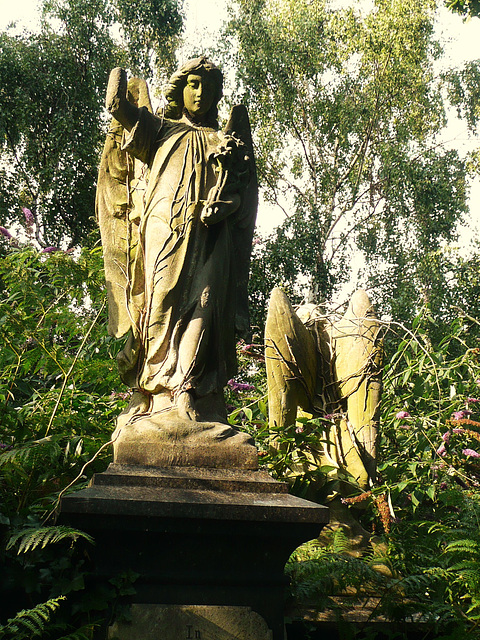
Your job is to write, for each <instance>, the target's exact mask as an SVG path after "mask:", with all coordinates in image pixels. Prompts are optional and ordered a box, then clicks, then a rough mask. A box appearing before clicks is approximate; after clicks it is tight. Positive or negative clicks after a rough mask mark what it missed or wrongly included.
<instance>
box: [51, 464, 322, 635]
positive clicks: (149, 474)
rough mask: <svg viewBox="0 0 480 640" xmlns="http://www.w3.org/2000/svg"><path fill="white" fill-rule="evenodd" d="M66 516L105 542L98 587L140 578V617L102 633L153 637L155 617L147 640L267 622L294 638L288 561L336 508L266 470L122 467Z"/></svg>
mask: <svg viewBox="0 0 480 640" xmlns="http://www.w3.org/2000/svg"><path fill="white" fill-rule="evenodd" d="M60 522H62V523H66V524H69V525H71V526H74V527H78V528H79V529H81V530H83V531H86V532H87V533H89V534H90V535H92V536H93V537H94V538H95V542H96V544H95V547H94V548H93V549H89V554H90V555H91V556H92V560H93V564H94V569H93V581H94V582H95V583H97V584H98V583H101V584H108V581H109V580H110V579H112V578H114V577H115V576H120V575H125V574H126V573H127V572H134V575H138V578H137V579H136V580H135V582H134V583H133V589H134V590H135V594H134V595H132V596H129V597H128V598H129V601H128V603H129V604H131V605H134V606H133V607H132V614H134V615H133V617H132V619H133V622H131V623H122V622H121V621H118V622H116V623H114V626H113V627H111V628H110V630H108V629H107V627H105V628H104V629H102V630H100V631H99V633H98V635H97V638H99V639H100V638H101V639H102V640H103V639H104V638H114V637H117V638H121V639H123V638H125V639H126V640H127V639H129V638H133V637H135V638H136V637H142V638H143V637H144V635H142V634H143V631H142V629H143V626H144V625H145V619H148V620H150V622H149V623H148V625H150V627H151V629H155V632H153V631H152V632H151V633H153V635H147V636H145V640H150V637H151V638H152V640H153V639H155V640H157V638H160V637H161V638H165V639H166V640H167V639H168V640H169V639H170V635H168V634H169V633H170V634H174V635H172V640H173V638H174V637H175V638H176V637H177V636H176V635H175V634H176V633H177V631H176V629H177V627H181V628H182V629H183V631H182V634H183V636H179V637H185V638H188V637H191V638H202V639H204V640H206V639H207V638H209V637H210V636H211V637H222V638H224V639H225V640H229V639H230V638H231V639H232V640H233V638H238V637H245V638H248V637H249V635H248V633H250V632H248V633H247V631H248V629H250V628H252V629H253V628H257V627H258V629H262V634H263V635H259V638H260V637H262V638H263V637H264V638H265V639H266V640H270V639H271V640H284V622H283V605H284V593H283V592H284V587H285V582H286V579H285V577H284V573H283V570H284V566H285V563H286V561H287V560H288V558H289V556H290V554H291V553H292V552H293V551H294V550H295V549H296V548H297V547H298V546H299V545H300V544H302V543H303V542H305V541H307V540H310V539H312V538H315V537H317V536H318V535H319V533H320V531H321V529H322V527H323V526H324V525H325V524H326V523H327V522H328V509H327V508H326V507H322V506H319V505H317V504H314V503H312V502H308V501H306V500H302V499H299V498H296V497H294V496H290V495H288V493H287V486H286V484H284V483H281V482H277V481H275V480H273V479H272V478H271V477H270V476H269V475H268V474H267V473H266V472H265V471H249V470H241V469H232V470H227V469H206V468H200V469H199V468H181V467H170V468H163V469H162V468H152V467H140V466H127V465H119V464H112V465H110V467H109V468H108V469H107V471H106V472H105V473H102V474H98V475H96V476H94V478H93V480H92V482H91V485H90V486H89V487H88V488H87V489H84V490H82V491H79V492H77V493H73V494H70V495H68V496H65V497H64V498H63V499H62V504H61V514H60ZM130 575H132V574H130ZM192 607H194V608H195V607H200V608H201V609H202V615H201V616H200V615H199V614H198V610H195V611H193V612H192ZM165 611H170V613H171V615H169V616H168V617H169V618H170V619H171V620H175V624H173V622H172V625H171V626H170V627H169V626H168V624H167V623H166V622H162V621H163V620H164V619H165V615H166V614H165ZM172 612H175V615H173V613H172ZM111 613H112V612H110V613H109V615H108V616H106V618H107V619H110V617H111ZM114 613H115V612H113V614H114ZM192 615H194V620H195V624H196V626H195V625H194V624H193V623H192V622H191V617H192ZM152 616H153V618H152ZM189 616H190V617H189ZM195 616H196V617H195ZM220 619H221V620H223V621H224V623H222V624H223V625H224V626H223V627H219V626H218V625H219V622H218V620H220ZM135 620H137V621H138V622H135ZM189 621H190V622H189ZM238 621H240V622H241V624H240V622H238ZM115 625H116V626H115ZM132 625H137V626H133V627H132ZM142 625H143V626H142ZM162 625H163V626H162ZM182 625H183V626H182ZM189 625H190V626H189ZM202 625H203V626H202ZM214 625H217V627H218V633H217V636H215V635H213V636H212V635H211V633H212V632H211V629H213V628H214ZM239 625H240V626H239ZM241 625H244V626H243V627H242V626H241ZM245 625H246V626H245ZM172 629H173V631H172ZM220 631H221V633H220ZM137 633H138V634H139V635H135V634H137ZM209 634H210V635H209ZM218 634H220V635H218Z"/></svg>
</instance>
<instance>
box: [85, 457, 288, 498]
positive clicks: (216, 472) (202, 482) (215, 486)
mask: <svg viewBox="0 0 480 640" xmlns="http://www.w3.org/2000/svg"><path fill="white" fill-rule="evenodd" d="M94 483H95V485H96V486H97V487H98V486H101V485H108V486H137V487H142V486H144V487H164V488H170V489H199V490H212V491H213V490H215V491H228V492H232V491H233V492H238V491H243V492H247V493H248V492H250V493H288V485H287V483H286V482H278V480H274V479H273V478H272V476H270V475H269V474H268V473H267V472H266V471H263V470H256V471H249V470H243V469H206V468H203V467H201V468H193V467H167V468H158V467H142V466H131V465H123V464H111V465H110V466H109V467H108V469H107V471H106V472H105V473H99V474H97V475H96V476H95V479H94Z"/></svg>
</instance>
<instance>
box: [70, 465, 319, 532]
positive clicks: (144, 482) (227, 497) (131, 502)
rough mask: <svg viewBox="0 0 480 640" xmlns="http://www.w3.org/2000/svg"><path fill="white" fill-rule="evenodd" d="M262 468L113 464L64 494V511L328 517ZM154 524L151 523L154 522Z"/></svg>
mask: <svg viewBox="0 0 480 640" xmlns="http://www.w3.org/2000/svg"><path fill="white" fill-rule="evenodd" d="M285 489H286V486H285V484H284V483H281V482H277V481H275V480H273V479H272V478H270V477H269V476H268V474H266V473H265V472H262V471H244V472H242V471H240V470H220V469H218V470H215V469H188V468H185V469H184V468H180V467H177V468H166V469H155V468H151V469H149V468H148V467H147V468H145V467H128V466H126V465H116V464H113V465H111V466H110V467H109V469H108V470H107V471H106V472H105V473H103V474H97V475H96V476H94V479H93V481H92V483H91V486H90V487H88V488H87V489H84V490H83V491H79V492H78V493H74V494H71V495H69V496H66V497H65V498H64V499H63V501H62V512H63V513H69V512H75V513H78V512H84V513H85V514H87V513H88V514H103V515H107V514H109V515H112V516H113V515H114V516H121V517H139V518H140V517H149V518H152V517H155V518H165V517H175V518H188V519H191V518H196V519H201V520H220V519H222V520H242V521H248V522H265V521H269V522H272V523H273V522H278V523H280V522H295V523H301V522H304V523H313V524H315V523H318V524H319V525H321V526H323V525H324V524H326V523H327V522H328V509H327V508H326V507H322V506H320V505H318V504H316V503H313V502H308V501H307V500H302V499H301V498H297V497H295V496H291V495H289V494H288V493H286V491H285ZM150 527H152V523H150Z"/></svg>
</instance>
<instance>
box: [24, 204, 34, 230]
mask: <svg viewBox="0 0 480 640" xmlns="http://www.w3.org/2000/svg"><path fill="white" fill-rule="evenodd" d="M22 211H23V215H24V216H25V222H26V223H27V226H29V227H31V226H32V225H33V223H34V222H35V218H34V217H33V213H32V212H31V211H30V209H27V207H22Z"/></svg>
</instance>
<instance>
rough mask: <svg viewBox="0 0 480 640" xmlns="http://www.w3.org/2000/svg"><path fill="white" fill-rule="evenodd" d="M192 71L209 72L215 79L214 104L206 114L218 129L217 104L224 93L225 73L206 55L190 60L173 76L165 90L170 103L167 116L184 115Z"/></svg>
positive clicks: (179, 116)
mask: <svg viewBox="0 0 480 640" xmlns="http://www.w3.org/2000/svg"><path fill="white" fill-rule="evenodd" d="M191 73H198V74H208V77H209V78H211V79H212V80H213V84H214V87H215V95H214V99H213V103H212V106H211V107H210V109H209V110H208V112H207V113H206V115H205V122H206V124H208V125H209V126H211V127H213V128H215V129H216V128H217V127H218V122H217V117H218V109H217V104H218V102H219V100H220V98H221V97H222V93H223V73H222V72H221V71H220V69H219V68H218V67H217V66H215V65H214V64H213V62H211V61H210V60H209V59H208V58H207V57H206V56H200V57H199V58H194V59H193V60H189V61H188V62H186V63H185V64H184V65H183V66H182V67H181V68H180V69H179V70H178V71H176V72H175V73H174V74H173V75H172V76H171V78H170V80H169V81H168V85H167V88H166V90H165V98H166V99H167V103H168V104H167V106H166V107H165V117H166V118H171V119H172V120H179V119H180V118H181V117H182V113H183V108H184V104H183V90H184V88H185V87H186V85H187V78H188V76H189V75H190V74H191Z"/></svg>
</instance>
